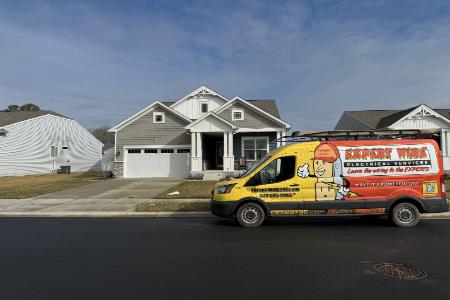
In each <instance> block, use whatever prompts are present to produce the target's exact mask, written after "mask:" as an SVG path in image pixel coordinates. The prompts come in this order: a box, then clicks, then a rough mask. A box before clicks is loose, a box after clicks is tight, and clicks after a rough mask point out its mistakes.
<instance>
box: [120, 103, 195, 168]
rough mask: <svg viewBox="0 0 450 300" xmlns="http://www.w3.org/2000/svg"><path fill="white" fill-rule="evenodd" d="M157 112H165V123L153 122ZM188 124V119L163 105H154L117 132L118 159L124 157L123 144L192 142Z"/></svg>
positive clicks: (177, 143)
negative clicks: (187, 131)
mask: <svg viewBox="0 0 450 300" xmlns="http://www.w3.org/2000/svg"><path fill="white" fill-rule="evenodd" d="M157 112H164V115H165V120H164V123H153V114H154V113H157ZM186 124H188V122H187V121H186V120H183V119H181V118H180V117H179V116H178V115H176V114H174V113H173V112H171V111H167V110H165V109H164V108H163V107H162V106H154V107H152V108H151V109H149V110H148V111H147V112H146V113H145V114H143V115H142V116H140V117H139V118H137V119H136V120H133V121H132V122H130V123H129V124H127V125H126V126H125V127H123V128H121V129H120V130H118V131H117V132H116V150H118V151H119V152H120V155H118V156H117V157H116V161H121V160H122V159H123V149H122V148H123V146H140V145H185V144H190V137H189V136H188V135H187V134H186V132H185V130H184V127H185V126H186Z"/></svg>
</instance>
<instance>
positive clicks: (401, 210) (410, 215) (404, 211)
mask: <svg viewBox="0 0 450 300" xmlns="http://www.w3.org/2000/svg"><path fill="white" fill-rule="evenodd" d="M390 218H391V220H392V222H393V223H394V224H395V226H398V227H404V228H411V227H414V226H416V225H417V223H419V220H420V212H419V210H418V209H417V206H415V205H414V204H412V203H408V202H401V203H398V204H396V205H395V206H394V208H393V209H392V210H391V213H390Z"/></svg>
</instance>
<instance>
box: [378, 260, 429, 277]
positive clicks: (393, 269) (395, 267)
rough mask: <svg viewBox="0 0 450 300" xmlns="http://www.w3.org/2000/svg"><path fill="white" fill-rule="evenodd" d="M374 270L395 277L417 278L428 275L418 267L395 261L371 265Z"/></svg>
mask: <svg viewBox="0 0 450 300" xmlns="http://www.w3.org/2000/svg"><path fill="white" fill-rule="evenodd" d="M373 268H374V269H375V271H377V272H379V273H381V274H383V275H386V276H389V277H393V278H397V279H405V280H419V279H424V278H426V277H427V276H428V274H427V272H425V271H423V270H421V269H420V268H417V267H414V266H411V265H405V264H396V263H381V264H375V265H373Z"/></svg>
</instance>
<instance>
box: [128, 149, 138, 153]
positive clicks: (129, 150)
mask: <svg viewBox="0 0 450 300" xmlns="http://www.w3.org/2000/svg"><path fill="white" fill-rule="evenodd" d="M128 153H130V154H138V153H141V149H128Z"/></svg>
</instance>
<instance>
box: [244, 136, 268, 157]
mask: <svg viewBox="0 0 450 300" xmlns="http://www.w3.org/2000/svg"><path fill="white" fill-rule="evenodd" d="M262 139H265V140H266V141H267V143H266V145H267V149H266V150H267V153H269V152H270V145H269V141H270V140H269V137H268V136H257V135H255V136H242V137H241V157H245V156H244V141H248V140H254V141H255V159H254V160H253V159H252V160H249V161H258V159H257V158H256V150H261V149H256V140H262Z"/></svg>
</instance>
